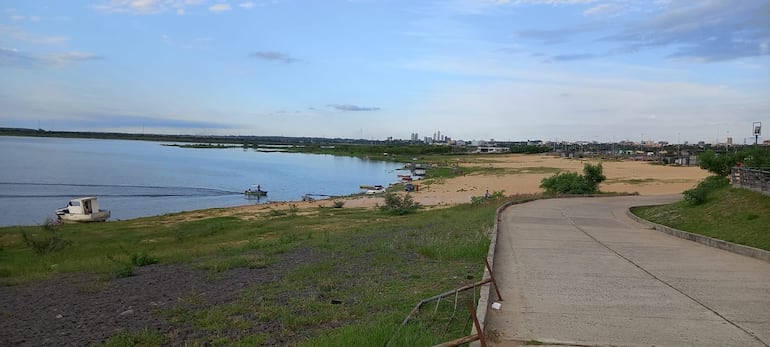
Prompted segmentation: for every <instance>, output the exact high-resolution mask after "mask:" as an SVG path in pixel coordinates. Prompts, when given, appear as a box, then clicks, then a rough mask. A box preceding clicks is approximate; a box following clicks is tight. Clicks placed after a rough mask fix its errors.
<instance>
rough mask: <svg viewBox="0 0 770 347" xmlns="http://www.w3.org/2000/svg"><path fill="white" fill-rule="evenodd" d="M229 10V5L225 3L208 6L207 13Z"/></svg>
mask: <svg viewBox="0 0 770 347" xmlns="http://www.w3.org/2000/svg"><path fill="white" fill-rule="evenodd" d="M229 10H230V4H227V3H222V4H216V5H211V6H209V11H211V12H223V11H229Z"/></svg>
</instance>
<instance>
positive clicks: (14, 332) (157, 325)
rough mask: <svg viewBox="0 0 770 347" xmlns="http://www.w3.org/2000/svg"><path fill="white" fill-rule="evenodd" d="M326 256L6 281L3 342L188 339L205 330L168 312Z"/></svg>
mask: <svg viewBox="0 0 770 347" xmlns="http://www.w3.org/2000/svg"><path fill="white" fill-rule="evenodd" d="M323 257H324V256H323V255H321V254H319V253H318V252H314V251H312V250H308V249H297V250H293V251H290V252H287V253H285V254H283V255H282V256H281V259H280V261H278V262H276V263H275V264H271V265H270V266H269V267H266V268H263V269H246V268H237V269H233V270H230V271H227V272H223V273H219V274H217V275H216V276H212V275H211V274H210V273H209V271H206V270H198V269H195V268H194V267H193V266H191V265H152V266H146V267H141V268H137V269H136V273H135V275H134V276H131V277H127V278H120V279H113V280H111V281H106V282H105V281H102V280H101V279H99V278H98V277H97V276H94V275H86V274H79V275H66V276H58V277H57V278H54V279H50V280H45V281H42V282H39V283H34V284H29V285H21V286H14V287H0V317H2V319H0V345H3V346H88V345H94V344H98V343H102V342H104V341H106V340H107V339H109V338H110V337H112V336H114V335H116V334H118V333H121V332H133V333H136V332H139V331H142V330H144V329H148V330H150V331H155V332H160V333H163V334H166V335H168V336H170V337H171V338H172V340H171V341H169V343H170V344H171V345H178V346H181V345H184V344H185V343H186V342H189V341H193V340H195V339H196V338H200V337H201V336H199V335H198V334H199V332H196V330H195V329H192V327H190V326H186V325H185V324H172V323H170V322H169V321H168V319H167V317H168V315H167V314H164V312H167V311H168V310H171V309H174V308H177V309H198V308H202V307H211V306H215V305H221V304H224V303H228V302H233V301H235V300H237V299H239V298H240V296H241V295H242V294H243V293H244V291H245V290H247V289H248V288H249V287H251V286H254V285H256V284H263V283H267V282H275V281H280V280H281V279H282V278H283V276H284V274H285V273H287V272H289V271H291V270H292V269H294V268H296V267H298V266H301V265H305V264H309V263H314V262H317V261H320V260H322V259H323ZM252 329H254V330H255V331H254V332H253V333H259V332H264V333H268V334H270V335H273V336H277V335H280V334H278V333H277V332H278V331H279V330H280V329H281V327H280V326H276V325H275V324H270V322H261V323H260V324H258V325H256V326H254V327H253V328H252ZM256 330H259V331H256ZM274 342H275V343H279V341H274Z"/></svg>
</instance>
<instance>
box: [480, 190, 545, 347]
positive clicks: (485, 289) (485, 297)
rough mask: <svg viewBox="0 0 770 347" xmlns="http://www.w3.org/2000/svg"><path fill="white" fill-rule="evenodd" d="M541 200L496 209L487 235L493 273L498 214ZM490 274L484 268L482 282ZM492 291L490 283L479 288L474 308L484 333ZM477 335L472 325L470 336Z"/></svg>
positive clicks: (489, 258) (520, 202)
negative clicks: (493, 221)
mask: <svg viewBox="0 0 770 347" xmlns="http://www.w3.org/2000/svg"><path fill="white" fill-rule="evenodd" d="M539 199H541V198H532V199H526V200H524V201H509V202H506V203H505V204H503V205H502V206H500V207H498V208H497V210H496V211H495V224H494V225H493V226H492V233H491V234H490V235H489V239H490V242H489V251H488V252H487V261H488V262H489V267H490V268H492V270H493V271H494V269H495V249H496V248H497V233H498V231H499V228H500V214H501V213H502V212H503V210H505V209H506V208H508V207H509V206H513V205H518V204H523V203H527V202H531V201H535V200H539ZM490 277H491V274H490V273H489V270H488V269H487V268H486V266H485V267H484V276H483V277H482V279H483V280H485V279H487V278H490ZM491 289H492V283H486V284H484V285H482V286H481V291H480V293H479V302H478V304H477V306H476V317H477V318H478V319H479V326H481V331H484V330H485V329H484V326H485V323H486V320H487V310H488V309H489V306H490V305H491V302H490V301H489V293H490V290H491ZM475 334H477V331H476V326H475V325H474V326H473V327H472V328H471V335H475ZM469 346H470V347H479V346H481V343H480V342H479V341H474V342H471V343H470V344H469Z"/></svg>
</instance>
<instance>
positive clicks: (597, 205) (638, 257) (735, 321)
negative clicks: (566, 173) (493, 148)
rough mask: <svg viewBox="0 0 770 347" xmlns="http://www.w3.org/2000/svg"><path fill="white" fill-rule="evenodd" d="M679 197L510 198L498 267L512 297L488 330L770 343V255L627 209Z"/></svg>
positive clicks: (567, 341)
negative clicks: (734, 248) (659, 223)
mask: <svg viewBox="0 0 770 347" xmlns="http://www.w3.org/2000/svg"><path fill="white" fill-rule="evenodd" d="M676 199H677V197H675V196H673V197H672V196H669V197H655V196H634V197H609V198H571V199H552V200H538V201H535V202H531V203H526V204H522V205H516V206H513V207H509V208H508V209H506V210H505V211H504V212H503V213H502V215H501V224H500V233H499V235H498V242H497V249H496V254H495V268H494V273H495V276H496V279H497V281H498V284H499V285H500V290H501V295H502V296H503V299H504V301H503V302H502V308H501V309H500V310H491V309H490V310H489V313H488V315H487V328H486V332H487V335H497V342H493V343H491V345H493V346H517V345H520V344H522V342H526V341H530V340H536V341H540V342H546V343H548V344H555V345H556V344H559V345H580V346H765V347H766V346H768V344H770V263H768V262H764V261H761V260H757V259H754V258H749V257H745V256H741V255H737V254H734V253H730V252H727V251H722V250H718V249H715V248H711V247H708V246H704V245H701V244H699V243H695V242H692V241H687V240H683V239H679V238H676V237H673V236H669V235H666V234H663V233H661V232H658V231H654V230H649V229H645V227H644V226H643V225H641V224H638V223H636V222H634V221H632V220H631V219H630V218H628V217H627V216H626V210H627V209H628V207H629V206H635V205H649V204H656V203H665V202H670V201H675V200H676ZM492 295H493V296H494V294H492ZM490 299H491V300H492V299H496V298H494V297H493V298H490ZM492 339H493V340H494V339H495V338H494V337H492Z"/></svg>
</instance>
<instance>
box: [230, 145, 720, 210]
mask: <svg viewBox="0 0 770 347" xmlns="http://www.w3.org/2000/svg"><path fill="white" fill-rule="evenodd" d="M482 158H483V160H484V162H483V163H465V164H461V167H463V166H465V167H468V166H481V167H493V168H505V169H509V171H511V173H508V174H502V175H492V174H489V175H465V176H458V177H454V178H450V179H446V180H441V182H436V183H430V182H429V181H426V182H425V183H427V184H425V183H422V182H420V181H416V182H415V183H416V184H418V185H419V186H420V191H419V192H414V193H412V194H413V195H412V196H413V197H414V199H415V200H416V201H417V202H420V203H421V204H423V205H425V206H440V205H452V204H458V203H465V202H470V199H471V197H472V196H481V195H483V194H484V192H485V191H486V190H489V192H490V193H492V192H495V191H504V193H505V194H506V195H512V194H525V193H537V192H541V191H542V189H541V188H540V181H541V180H542V179H543V178H545V177H548V176H551V175H553V172H545V173H543V172H544V171H548V170H547V169H546V168H556V169H560V170H564V171H575V172H582V170H583V165H584V163H598V162H599V161H597V160H588V159H566V158H559V157H552V156H541V155H519V154H510V155H490V156H489V157H482ZM601 163H602V165H603V168H604V174H605V176H607V181H606V182H604V183H602V184H601V186H600V189H601V190H602V191H604V192H629V193H630V192H638V193H639V194H642V195H659V194H676V193H681V192H683V191H684V190H687V189H690V188H692V187H694V186H695V185H696V184H697V183H698V182H699V181H700V180H701V179H703V178H705V177H706V176H708V172H707V171H705V170H702V169H700V168H698V167H677V166H663V165H653V164H650V163H648V162H642V161H630V160H629V161H603V162H601ZM527 168H530V170H527ZM527 171H533V172H527ZM394 179H395V177H394ZM344 200H345V207H371V206H375V205H376V204H380V205H381V204H382V203H383V202H382V198H381V197H372V196H364V197H351V198H346V199H344ZM291 204H296V205H297V207H299V208H303V207H315V206H318V205H322V206H331V204H332V202H331V201H315V202H286V203H270V204H266V205H256V206H254V205H252V206H242V207H236V208H235V210H236V211H243V210H253V209H257V210H262V209H268V208H285V207H288V206H290V205H291Z"/></svg>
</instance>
